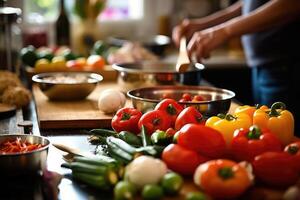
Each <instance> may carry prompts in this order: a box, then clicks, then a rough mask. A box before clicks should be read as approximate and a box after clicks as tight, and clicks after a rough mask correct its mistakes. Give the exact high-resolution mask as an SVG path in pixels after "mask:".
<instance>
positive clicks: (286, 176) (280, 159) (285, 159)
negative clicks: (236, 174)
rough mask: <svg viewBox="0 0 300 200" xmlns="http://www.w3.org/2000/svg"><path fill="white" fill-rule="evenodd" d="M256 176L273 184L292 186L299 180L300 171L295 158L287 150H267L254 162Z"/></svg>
mask: <svg viewBox="0 0 300 200" xmlns="http://www.w3.org/2000/svg"><path fill="white" fill-rule="evenodd" d="M252 166H253V171H254V174H255V176H256V177H257V178H258V179H260V180H261V181H263V182H264V183H266V184H269V185H271V186H290V185H293V184H295V183H296V182H297V180H298V178H299V173H298V171H297V170H296V169H295V167H294V158H293V156H292V155H290V154H288V153H286V152H265V153H263V154H260V155H258V156H256V157H255V158H254V161H253V162H252Z"/></svg>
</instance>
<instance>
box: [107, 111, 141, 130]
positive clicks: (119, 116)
mask: <svg viewBox="0 0 300 200" xmlns="http://www.w3.org/2000/svg"><path fill="white" fill-rule="evenodd" d="M141 116H142V113H141V111H139V110H137V109H135V108H126V107H125V108H121V109H119V110H118V111H117V113H116V114H115V115H114V117H113V118H112V120H111V126H112V128H113V129H114V130H115V131H117V132H121V131H129V132H131V133H135V134H138V133H139V127H138V121H139V120H140V118H141Z"/></svg>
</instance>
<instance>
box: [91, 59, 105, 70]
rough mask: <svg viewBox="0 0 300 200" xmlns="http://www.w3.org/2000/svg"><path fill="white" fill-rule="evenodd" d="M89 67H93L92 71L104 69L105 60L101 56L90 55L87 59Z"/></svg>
mask: <svg viewBox="0 0 300 200" xmlns="http://www.w3.org/2000/svg"><path fill="white" fill-rule="evenodd" d="M86 62H87V65H88V66H90V67H92V69H95V70H97V69H103V68H104V65H105V60H104V58H103V57H102V56H99V55H90V56H89V57H88V59H87V61H86Z"/></svg>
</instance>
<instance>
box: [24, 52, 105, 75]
mask: <svg viewBox="0 0 300 200" xmlns="http://www.w3.org/2000/svg"><path fill="white" fill-rule="evenodd" d="M20 56H21V60H22V62H23V64H24V65H27V66H30V67H33V68H34V70H35V72H37V73H41V72H55V71H96V70H101V69H103V68H104V66H105V63H106V61H105V58H104V57H103V56H101V55H98V54H92V55H89V56H87V57H84V56H82V55H77V54H75V53H74V52H72V51H71V49H70V48H68V47H65V46H62V47H58V48H55V49H53V48H49V47H40V48H38V49H35V48H34V47H33V46H27V47H24V48H22V50H21V52H20Z"/></svg>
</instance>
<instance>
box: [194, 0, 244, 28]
mask: <svg viewBox="0 0 300 200" xmlns="http://www.w3.org/2000/svg"><path fill="white" fill-rule="evenodd" d="M242 4H243V2H242V1H237V2H236V3H234V4H232V5H231V6H229V7H227V8H225V9H223V10H220V11H218V12H215V13H213V14H211V15H208V16H206V17H202V18H199V19H191V20H190V23H194V24H196V25H197V24H199V25H200V26H201V28H202V24H205V25H206V26H207V27H206V28H208V27H212V26H216V25H218V24H221V23H223V22H226V21H228V20H230V19H232V18H234V17H237V16H240V15H241V13H242Z"/></svg>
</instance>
